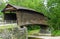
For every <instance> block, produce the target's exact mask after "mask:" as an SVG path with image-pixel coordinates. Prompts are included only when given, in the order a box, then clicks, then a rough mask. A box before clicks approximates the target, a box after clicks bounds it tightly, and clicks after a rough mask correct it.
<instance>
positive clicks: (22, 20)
mask: <svg viewBox="0 0 60 39" xmlns="http://www.w3.org/2000/svg"><path fill="white" fill-rule="evenodd" d="M2 12H3V14H4V21H6V22H7V23H10V22H17V24H18V26H26V25H35V24H37V25H40V26H41V33H42V30H43V31H44V32H47V31H46V30H47V29H48V26H47V17H46V16H44V14H43V13H41V12H37V11H35V10H33V9H29V8H25V7H19V6H15V5H10V4H7V5H6V7H5V8H4V9H3V10H2Z"/></svg>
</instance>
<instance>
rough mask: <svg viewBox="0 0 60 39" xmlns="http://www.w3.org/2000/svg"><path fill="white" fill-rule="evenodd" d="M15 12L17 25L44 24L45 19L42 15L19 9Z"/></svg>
mask: <svg viewBox="0 0 60 39" xmlns="http://www.w3.org/2000/svg"><path fill="white" fill-rule="evenodd" d="M16 14H17V19H18V24H19V25H26V24H46V19H45V17H44V16H43V15H40V14H37V13H34V12H27V11H20V12H17V13H16Z"/></svg>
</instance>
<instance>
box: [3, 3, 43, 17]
mask: <svg viewBox="0 0 60 39" xmlns="http://www.w3.org/2000/svg"><path fill="white" fill-rule="evenodd" d="M8 10H9V11H16V10H24V11H28V12H35V13H36V14H40V15H43V16H44V14H43V13H41V12H37V11H36V10H34V9H31V8H27V7H22V6H15V5H11V4H7V5H6V7H5V8H4V9H3V10H2V12H5V11H8Z"/></svg>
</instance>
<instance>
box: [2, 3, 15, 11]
mask: <svg viewBox="0 0 60 39" xmlns="http://www.w3.org/2000/svg"><path fill="white" fill-rule="evenodd" d="M13 10H16V8H15V7H13V6H12V5H10V4H7V5H6V7H5V8H4V9H3V10H2V12H4V11H13Z"/></svg>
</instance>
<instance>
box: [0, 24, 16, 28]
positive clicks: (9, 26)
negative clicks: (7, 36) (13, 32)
mask: <svg viewBox="0 0 60 39" xmlns="http://www.w3.org/2000/svg"><path fill="white" fill-rule="evenodd" d="M14 27H15V26H14V25H6V26H5V25H4V26H0V29H6V28H14Z"/></svg>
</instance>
